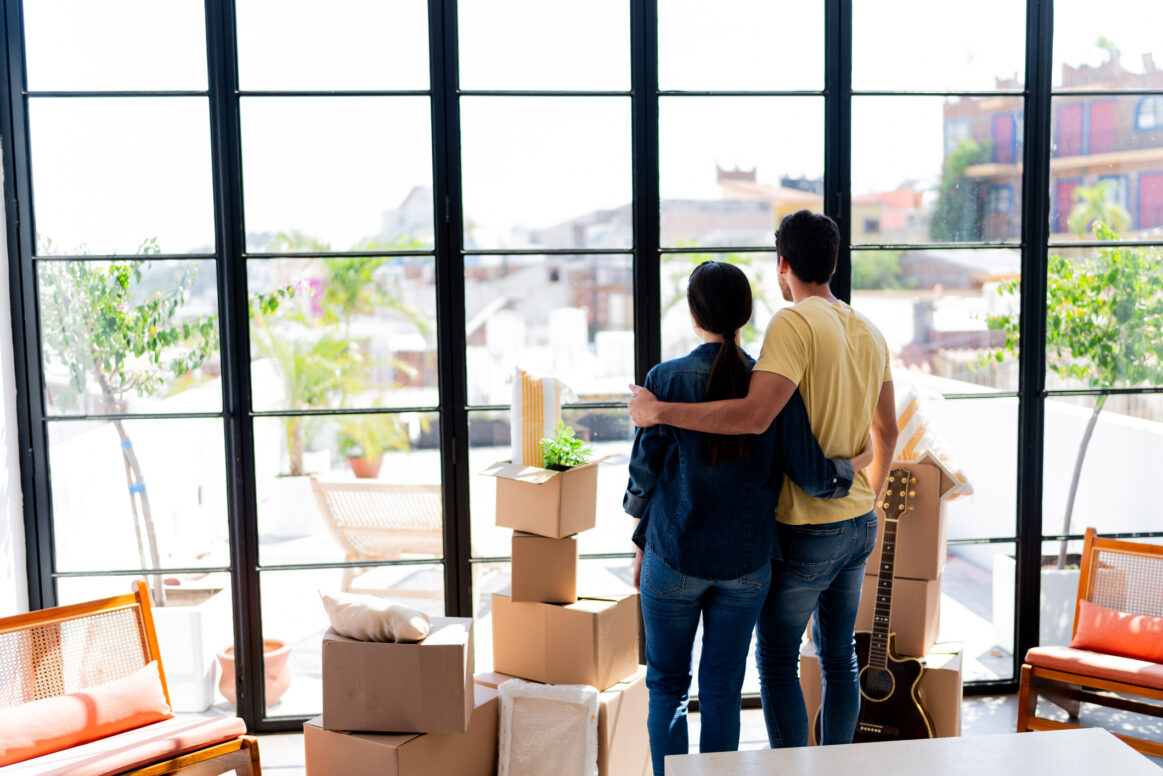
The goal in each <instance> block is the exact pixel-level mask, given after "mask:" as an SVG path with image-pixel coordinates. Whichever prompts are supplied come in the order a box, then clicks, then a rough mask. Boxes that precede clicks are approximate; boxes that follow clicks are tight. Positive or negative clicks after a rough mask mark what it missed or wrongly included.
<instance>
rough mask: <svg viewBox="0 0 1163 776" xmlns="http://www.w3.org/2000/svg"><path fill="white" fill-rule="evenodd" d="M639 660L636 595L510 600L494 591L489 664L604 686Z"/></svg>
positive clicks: (544, 678)
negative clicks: (566, 600) (556, 601)
mask: <svg viewBox="0 0 1163 776" xmlns="http://www.w3.org/2000/svg"><path fill="white" fill-rule="evenodd" d="M637 666H638V595H637V593H634V594H631V595H622V596H611V597H608V598H579V599H578V600H577V602H575V603H572V604H565V605H561V604H541V603H514V602H513V601H511V600H510V599H509V596H505V595H498V594H495V593H494V594H493V667H494V668H495V669H496V670H497V671H499V672H501V673H503V674H512V675H513V676H518V677H520V678H522V679H529V680H532V681H534V682H545V683H546V684H588V685H590V686H591V687H596V688H598V690H605V689H607V688H608V687H611V686H613V685H614V684H616V683H617V682H619V681H621V680H622V679H623V678H625V677H627V676H629V675H630V674H632V673H634V670H635V669H636V668H637Z"/></svg>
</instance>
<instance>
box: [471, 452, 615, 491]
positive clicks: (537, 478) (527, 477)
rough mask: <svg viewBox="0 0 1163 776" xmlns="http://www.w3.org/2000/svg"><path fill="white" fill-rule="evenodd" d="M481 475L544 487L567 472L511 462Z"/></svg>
mask: <svg viewBox="0 0 1163 776" xmlns="http://www.w3.org/2000/svg"><path fill="white" fill-rule="evenodd" d="M615 457H617V456H616V454H611V455H603V456H599V457H597V458H594V459H593V460H591V461H590V462H588V463H583V464H582V465H581V466H574V467H573V468H572V469H567V470H566V471H571V472H575V471H579V470H581V469H588V468H590V467H591V466H597V465H598V464H600V463H602V462H603V461H606V460H609V459H610V458H615ZM481 474H482V475H483V476H485V477H503V478H504V479H506V480H517V481H518V482H528V483H530V484H532V485H544V484H545V483H547V482H549V481H550V480H552V479H553V478H554V477H556V476H557V475H559V474H565V472H559V471H557V470H556V469H542V468H539V467H537V466H521V465H520V464H516V463H513V462H511V461H497V462H496V463H494V464H493V465H492V466H490V467H488V468H487V469H485V470H484V471H482V472H481Z"/></svg>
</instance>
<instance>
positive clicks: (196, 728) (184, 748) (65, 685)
mask: <svg viewBox="0 0 1163 776" xmlns="http://www.w3.org/2000/svg"><path fill="white" fill-rule="evenodd" d="M135 587H136V589H135V592H133V593H131V594H129V595H122V596H115V597H113V598H104V599H101V600H98V601H90V602H87V603H83V604H74V605H71V606H59V607H56V608H53V609H42V610H40V611H35V612H30V613H28V614H19V615H15V616H12V617H6V618H3V619H0V707H3V708H13V707H17V706H20V705H21V704H24V703H28V702H30V701H35V700H40V699H43V698H54V697H57V696H59V695H64V694H66V693H74V692H81V691H83V690H87V689H90V688H92V687H95V686H97V685H99V684H103V683H106V682H111V681H115V680H117V679H121V678H122V677H125V676H128V675H130V674H132V673H133V672H134V671H136V670H138V669H140V668H142V667H143V666H145V665H147V664H148V663H149V662H150V661H153V660H156V661H157V663H158V674H159V676H160V677H161V682H162V690H163V691H164V692H165V695H166V700H167V701H168V700H169V697H170V696H169V689H168V688H167V687H166V675H165V671H164V670H163V667H162V662H161V655H160V654H159V653H158V643H157V636H156V634H155V632H154V626H153V614H152V613H151V611H150V605H149V593H148V592H146V587H145V583H144V582H137V583H136V586H135ZM245 732H246V728H245V725H243V723H242V720H240V719H237V718H230V717H205V718H191V717H186V716H183V717H174V718H172V719H168V720H164V721H161V722H155V723H153V724H149V725H145V726H144V727H139V728H135V729H133V730H129V731H126V732H124V733H118V734H116V735H112V736H108V737H106V738H101V739H98V740H95V741H90V742H88V743H84V744H79V745H77V746H74V747H72V748H69V749H65V750H62V751H58V752H53V753H51V754H46V755H43V756H41V757H36V758H33V759H31V760H24V761H22V762H18V763H14V764H12V765H7V766H3V767H0V774H5V776H6V775H7V774H10V773H11V774H19V775H20V776H24V774H29V775H31V774H41V775H42V776H57V775H58V774H59V775H60V776H64V775H65V774H77V773H85V774H133V776H160V775H161V774H168V773H181V774H183V775H184V776H203V775H205V774H220V773H224V772H226V771H230V770H233V771H234V773H235V774H237V776H257V774H260V773H261V772H262V770H261V768H260V766H259V756H258V741H257V740H256V739H254V738H251V737H248V736H245V735H242V733H245Z"/></svg>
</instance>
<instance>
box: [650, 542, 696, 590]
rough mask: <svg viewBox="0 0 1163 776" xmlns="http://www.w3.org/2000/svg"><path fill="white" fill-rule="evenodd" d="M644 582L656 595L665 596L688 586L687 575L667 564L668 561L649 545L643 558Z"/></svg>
mask: <svg viewBox="0 0 1163 776" xmlns="http://www.w3.org/2000/svg"><path fill="white" fill-rule="evenodd" d="M642 584H644V585H646V586H647V587H649V588H650V589H651V591H653V592H654V594H655V595H659V596H662V597H663V598H665V597H667V596H672V595H674V594H675V593H678V592H681V591H682V589H683V588H684V587H686V575H685V574H683V573H681V572H679V571H675V570H674V569H672V568H671V567H670V566H668V565H666V561H664V560H663V559H662V558H660V557H658V556H657V555H656V554H655V553H654V551H653V550H651V549H650V548H649V547H647V548H646V555H645V556H644V557H643V559H642Z"/></svg>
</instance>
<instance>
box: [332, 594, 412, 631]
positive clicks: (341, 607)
mask: <svg viewBox="0 0 1163 776" xmlns="http://www.w3.org/2000/svg"><path fill="white" fill-rule="evenodd" d="M319 597H320V598H322V599H323V608H324V609H326V610H327V619H329V620H331V627H332V628H335V631H336V632H337V633H338V634H339V635H340V636H346V637H347V638H349V639H355V640H356V641H403V642H415V641H422V640H423V639H425V638H427V637H428V633H429V632H430V631H431V630H432V625H431V623H429V621H428V615H427V614H425V613H424V612H422V611H420V610H419V609H413V608H412V607H410V606H404V605H403V604H397V603H394V602H393V601H391V600H389V599H387V598H381V597H380V596H375V595H356V594H354V593H324V592H323V591H322V590H320V591H319Z"/></svg>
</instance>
